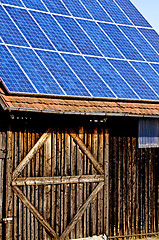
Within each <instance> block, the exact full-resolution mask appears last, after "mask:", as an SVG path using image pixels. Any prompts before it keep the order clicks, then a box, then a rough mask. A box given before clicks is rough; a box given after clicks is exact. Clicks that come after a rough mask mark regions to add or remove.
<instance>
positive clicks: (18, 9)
mask: <svg viewBox="0 0 159 240" xmlns="http://www.w3.org/2000/svg"><path fill="white" fill-rule="evenodd" d="M0 26H1V31H0V32H1V37H0V55H1V61H0V78H1V79H2V82H3V84H4V85H5V86H6V88H7V89H8V91H9V92H16V93H34V94H51V95H61V96H83V97H99V98H103V97H104V98H117V99H118V98H120V99H149V100H159V35H158V34H157V33H156V32H155V30H154V29H153V28H152V27H151V26H150V24H149V23H148V22H147V21H146V20H145V18H144V17H143V16H142V15H141V14H140V12H139V11H138V10H137V9H136V8H135V7H134V5H133V4H132V3H131V2H130V0H41V1H40V0H1V1H0Z"/></svg>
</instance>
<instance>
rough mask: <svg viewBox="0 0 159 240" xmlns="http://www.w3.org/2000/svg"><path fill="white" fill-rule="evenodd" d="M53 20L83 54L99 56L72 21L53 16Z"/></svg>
mask: <svg viewBox="0 0 159 240" xmlns="http://www.w3.org/2000/svg"><path fill="white" fill-rule="evenodd" d="M55 18H56V19H57V21H58V22H59V23H60V25H61V26H62V28H63V29H64V30H65V31H66V33H67V34H68V35H69V37H70V38H71V40H72V41H73V42H74V44H76V46H77V47H78V49H79V50H80V51H81V52H82V53H83V54H89V55H96V56H100V55H101V54H100V52H99V51H98V50H97V48H96V47H95V46H94V45H93V43H92V42H91V40H90V39H89V38H88V37H87V35H86V34H85V33H84V31H83V30H82V29H81V28H80V27H79V26H78V24H77V23H76V22H75V20H74V19H72V18H68V17H61V16H55Z"/></svg>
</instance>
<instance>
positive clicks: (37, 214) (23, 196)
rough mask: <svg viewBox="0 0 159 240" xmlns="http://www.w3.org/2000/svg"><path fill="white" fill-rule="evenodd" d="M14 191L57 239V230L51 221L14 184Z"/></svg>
mask: <svg viewBox="0 0 159 240" xmlns="http://www.w3.org/2000/svg"><path fill="white" fill-rule="evenodd" d="M12 189H13V191H14V193H15V194H16V195H17V196H18V197H19V199H20V200H21V201H22V202H23V203H24V205H25V206H26V207H27V208H28V209H29V211H30V212H31V213H32V214H33V215H34V216H35V218H36V219H37V220H38V221H39V222H40V223H41V225H42V226H43V227H44V228H45V229H46V231H47V232H48V233H49V234H50V235H51V236H52V237H53V238H55V239H59V237H58V236H57V234H56V233H55V231H54V230H53V229H52V227H51V226H50V224H49V223H47V222H46V220H45V219H44V218H43V216H41V215H40V213H39V212H38V211H37V210H36V208H35V207H34V206H33V205H32V204H31V203H30V202H29V201H28V199H27V198H26V197H25V195H24V194H23V193H22V191H21V190H20V189H19V188H18V187H16V186H14V187H13V188H12Z"/></svg>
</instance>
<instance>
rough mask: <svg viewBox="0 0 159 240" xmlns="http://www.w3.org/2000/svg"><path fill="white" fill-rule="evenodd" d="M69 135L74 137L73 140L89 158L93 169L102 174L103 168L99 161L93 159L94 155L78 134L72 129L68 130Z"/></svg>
mask: <svg viewBox="0 0 159 240" xmlns="http://www.w3.org/2000/svg"><path fill="white" fill-rule="evenodd" d="M69 134H70V136H71V137H72V138H73V139H74V141H75V142H76V143H77V144H78V145H79V147H80V149H81V150H82V152H83V153H84V154H86V156H87V157H88V158H89V160H90V161H91V162H92V164H93V165H94V167H95V169H96V170H97V171H98V172H99V173H100V174H104V170H103V168H102V167H101V166H100V164H99V162H98V161H97V160H96V159H95V157H94V156H93V155H92V153H91V152H90V150H89V149H88V148H87V147H86V145H85V144H84V143H83V141H82V140H81V139H80V138H79V136H78V135H77V134H76V132H75V131H74V130H73V129H70V130H69Z"/></svg>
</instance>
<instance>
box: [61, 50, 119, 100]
mask: <svg viewBox="0 0 159 240" xmlns="http://www.w3.org/2000/svg"><path fill="white" fill-rule="evenodd" d="M62 55H63V57H64V58H65V60H66V61H67V62H68V63H69V65H70V66H71V67H72V68H73V70H74V71H75V73H76V74H77V76H78V77H79V78H80V79H81V80H82V81H83V83H84V84H85V86H86V87H87V88H88V90H89V91H90V92H91V94H92V95H93V96H94V97H109V98H114V97H115V96H114V94H113V93H112V92H111V91H110V90H109V88H108V87H107V86H106V85H105V84H104V82H103V81H102V80H101V79H100V77H99V76H98V75H97V74H96V73H95V72H94V71H93V69H92V68H91V67H90V66H89V64H88V63H87V62H86V61H85V60H84V59H83V57H81V56H75V55H74V56H73V55H72V56H71V55H70V54H62Z"/></svg>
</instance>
